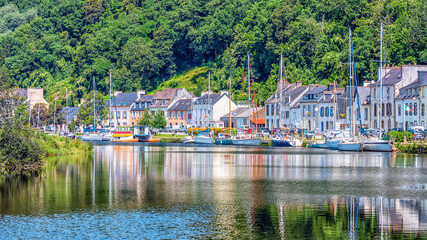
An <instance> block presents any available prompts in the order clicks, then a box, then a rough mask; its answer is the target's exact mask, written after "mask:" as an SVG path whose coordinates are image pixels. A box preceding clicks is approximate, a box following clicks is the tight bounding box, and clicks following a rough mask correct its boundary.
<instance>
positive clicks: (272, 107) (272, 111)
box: [270, 104, 274, 116]
mask: <svg viewBox="0 0 427 240" xmlns="http://www.w3.org/2000/svg"><path fill="white" fill-rule="evenodd" d="M270 108H271V116H274V106H273V104H271V105H270Z"/></svg>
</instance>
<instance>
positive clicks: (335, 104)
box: [333, 81, 337, 130]
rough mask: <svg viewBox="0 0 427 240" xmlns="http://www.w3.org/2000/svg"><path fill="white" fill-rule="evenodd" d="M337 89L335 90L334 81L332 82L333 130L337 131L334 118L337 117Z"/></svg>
mask: <svg viewBox="0 0 427 240" xmlns="http://www.w3.org/2000/svg"><path fill="white" fill-rule="evenodd" d="M336 98H337V89H336V85H335V81H334V114H333V118H334V130H337V122H336V116H337V99H336Z"/></svg>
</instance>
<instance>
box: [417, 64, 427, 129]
mask: <svg viewBox="0 0 427 240" xmlns="http://www.w3.org/2000/svg"><path fill="white" fill-rule="evenodd" d="M417 81H418V82H419V84H420V93H419V95H420V97H419V101H420V109H419V110H420V111H419V112H420V121H419V122H420V125H421V126H424V127H425V126H426V122H427V116H426V112H425V108H426V106H427V71H418V80H417Z"/></svg>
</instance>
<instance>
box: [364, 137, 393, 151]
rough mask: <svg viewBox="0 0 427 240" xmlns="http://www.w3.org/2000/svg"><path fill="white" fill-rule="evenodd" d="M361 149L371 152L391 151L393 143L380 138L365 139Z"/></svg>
mask: <svg viewBox="0 0 427 240" xmlns="http://www.w3.org/2000/svg"><path fill="white" fill-rule="evenodd" d="M363 151H373V152H392V151H393V145H392V144H391V143H390V142H389V141H386V140H381V139H367V140H365V141H364V144H363Z"/></svg>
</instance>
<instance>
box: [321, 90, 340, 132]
mask: <svg viewBox="0 0 427 240" xmlns="http://www.w3.org/2000/svg"><path fill="white" fill-rule="evenodd" d="M343 92H344V88H338V86H335V87H334V85H329V86H328V89H327V90H325V91H323V93H322V94H321V97H320V99H319V100H318V106H317V108H318V110H319V114H318V125H317V127H318V128H319V130H320V131H321V132H325V131H327V130H331V129H339V123H338V114H337V113H336V111H337V106H338V102H337V98H338V96H339V95H341V94H342V93H343ZM334 125H335V128H334Z"/></svg>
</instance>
